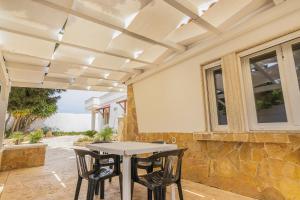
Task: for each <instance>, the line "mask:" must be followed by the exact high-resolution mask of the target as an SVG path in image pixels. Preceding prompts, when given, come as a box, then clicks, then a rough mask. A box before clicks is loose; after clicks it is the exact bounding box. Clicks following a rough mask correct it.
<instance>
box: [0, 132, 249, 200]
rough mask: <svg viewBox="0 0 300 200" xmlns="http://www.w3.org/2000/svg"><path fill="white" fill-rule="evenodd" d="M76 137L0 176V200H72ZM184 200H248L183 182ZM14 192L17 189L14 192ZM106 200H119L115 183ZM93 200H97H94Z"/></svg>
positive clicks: (137, 196)
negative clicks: (31, 164)
mask: <svg viewBox="0 0 300 200" xmlns="http://www.w3.org/2000/svg"><path fill="white" fill-rule="evenodd" d="M77 138H78V137H72V136H64V137H58V138H50V139H46V140H44V142H45V143H47V144H48V145H49V146H48V149H47V154H46V163H45V166H43V167H37V168H28V169H19V170H14V171H8V172H1V173H0V184H1V190H2V191H1V198H0V199H1V200H19V199H24V200H45V199H47V200H57V199H64V200H71V199H74V192H75V186H76V181H77V169H76V163H75V156H74V151H73V149H72V148H73V142H74V141H76V139H77ZM183 184H184V185H183V186H184V195H185V199H186V200H213V199H214V200H223V199H226V200H251V198H248V197H243V196H240V195H237V194H234V193H230V192H226V191H222V190H219V189H215V188H211V187H208V186H205V185H201V184H197V183H193V182H191V181H184V182H183ZM16 188H18V189H17V190H16ZM86 188H87V182H86V181H84V182H83V186H82V191H81V195H80V197H79V199H85V197H86ZM105 194H106V195H105V199H107V200H119V199H120V192H119V186H118V179H117V178H114V179H113V181H112V183H111V184H109V183H108V182H107V183H106V193H105ZM146 194H147V192H146V190H145V188H142V187H141V186H138V185H136V188H135V191H134V198H133V199H134V200H141V199H144V196H145V195H146ZM95 199H99V197H98V198H95Z"/></svg>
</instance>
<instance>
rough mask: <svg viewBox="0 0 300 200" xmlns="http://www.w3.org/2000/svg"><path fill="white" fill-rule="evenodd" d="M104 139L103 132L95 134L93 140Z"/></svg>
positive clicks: (99, 140)
mask: <svg viewBox="0 0 300 200" xmlns="http://www.w3.org/2000/svg"><path fill="white" fill-rule="evenodd" d="M102 140H103V137H102V135H101V133H97V134H95V135H94V139H93V142H101V141H102Z"/></svg>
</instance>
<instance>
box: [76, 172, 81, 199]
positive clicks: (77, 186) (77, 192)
mask: <svg viewBox="0 0 300 200" xmlns="http://www.w3.org/2000/svg"><path fill="white" fill-rule="evenodd" d="M81 183H82V178H81V177H80V176H78V180H77V185H76V191H75V198H74V200H78V197H79V192H80V187H81Z"/></svg>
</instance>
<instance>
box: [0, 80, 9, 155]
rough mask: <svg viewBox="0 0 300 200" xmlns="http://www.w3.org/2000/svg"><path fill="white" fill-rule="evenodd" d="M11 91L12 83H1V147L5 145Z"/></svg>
mask: <svg viewBox="0 0 300 200" xmlns="http://www.w3.org/2000/svg"><path fill="white" fill-rule="evenodd" d="M9 93H10V85H8V86H5V85H1V92H0V149H1V148H2V147H3V139H4V135H5V120H6V113H7V106H8V98H9Z"/></svg>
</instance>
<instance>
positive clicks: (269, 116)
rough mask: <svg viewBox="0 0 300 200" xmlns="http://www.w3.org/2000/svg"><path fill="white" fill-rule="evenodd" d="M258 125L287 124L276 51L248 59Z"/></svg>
mask: <svg viewBox="0 0 300 200" xmlns="http://www.w3.org/2000/svg"><path fill="white" fill-rule="evenodd" d="M250 68H251V77H252V86H253V91H254V97H255V106H256V113H257V121H258V123H272V122H287V116H286V110H285V105H284V99H283V94H282V87H281V80H280V74H279V68H278V62H277V57H276V51H274V52H271V53H267V54H264V55H261V56H258V57H254V58H251V59H250Z"/></svg>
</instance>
